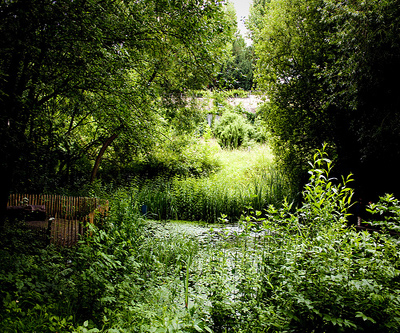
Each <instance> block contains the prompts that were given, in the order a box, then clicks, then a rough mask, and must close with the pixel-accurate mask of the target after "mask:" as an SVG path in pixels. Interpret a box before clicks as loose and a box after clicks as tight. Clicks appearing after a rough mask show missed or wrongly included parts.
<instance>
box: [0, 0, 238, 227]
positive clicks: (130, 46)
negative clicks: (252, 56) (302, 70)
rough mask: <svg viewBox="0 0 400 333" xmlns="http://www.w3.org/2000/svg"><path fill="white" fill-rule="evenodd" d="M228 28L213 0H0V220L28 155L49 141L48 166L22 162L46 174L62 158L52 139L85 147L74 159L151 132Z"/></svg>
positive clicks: (212, 57)
mask: <svg viewBox="0 0 400 333" xmlns="http://www.w3.org/2000/svg"><path fill="white" fill-rule="evenodd" d="M230 31H231V24H230V22H229V20H227V18H226V15H225V12H224V6H223V3H220V2H217V1H212V0H210V1H202V2H201V3H199V2H198V1H196V0H174V1H155V0H145V1H129V0H128V1H118V0H114V1H102V0H74V1H69V0H61V1H50V0H30V1H25V0H5V1H2V4H1V7H0V34H1V36H2V39H1V42H0V43H1V45H0V99H1V105H2V113H1V115H0V140H1V146H0V156H1V161H0V196H1V197H0V205H1V214H0V215H2V216H1V220H4V212H5V205H6V202H7V197H8V193H9V191H10V190H11V189H12V188H14V187H15V184H18V183H20V182H21V181H22V180H24V181H25V180H26V178H25V176H26V173H27V172H26V169H27V168H30V161H31V158H32V154H31V152H35V153H39V151H45V149H42V148H45V147H52V149H50V151H51V152H54V154H53V155H52V158H54V159H55V161H54V162H53V164H54V165H51V166H49V168H50V169H52V170H50V169H48V170H45V169H44V168H43V166H44V165H41V164H39V165H33V166H32V168H31V169H35V168H37V169H39V170H36V174H40V173H45V176H46V177H49V176H50V177H51V171H54V168H56V167H57V165H58V167H59V163H71V162H72V159H71V158H69V159H66V160H67V162H65V161H60V160H59V157H60V156H61V154H60V152H62V149H60V148H61V147H60V145H61V146H65V144H62V143H60V141H59V139H61V138H63V139H64V141H65V143H67V142H68V146H69V147H68V151H67V155H69V157H71V154H70V153H71V151H72V148H73V146H74V145H75V147H78V146H80V147H81V148H82V146H84V147H85V149H83V152H82V150H81V149H80V148H79V147H78V148H77V149H76V152H75V153H74V155H75V157H74V158H79V157H81V156H82V155H85V152H87V151H88V150H87V149H94V148H95V147H98V148H97V149H99V150H98V152H99V153H98V157H100V158H101V156H100V155H101V154H102V153H103V151H104V150H105V148H107V146H109V145H110V144H112V142H113V141H114V140H118V138H120V137H124V135H120V133H126V134H127V135H133V136H139V135H140V134H141V133H143V132H145V133H150V132H152V128H153V127H152V125H154V120H155V119H159V118H160V116H159V115H158V116H157V115H156V111H158V110H160V107H159V106H160V105H164V104H165V101H167V100H169V101H171V100H172V101H176V97H177V96H179V95H180V94H181V93H183V92H185V89H187V88H192V87H193V88H199V87H201V85H202V84H203V83H204V82H206V81H207V80H208V78H209V76H210V75H211V73H212V72H213V70H214V67H215V63H216V59H217V58H218V54H219V52H220V50H221V46H222V45H225V43H226V38H227V36H228V38H229V35H230ZM54 121H55V122H56V123H58V125H59V126H60V127H58V128H54ZM60 128H64V129H66V131H65V132H64V135H63V131H62V130H60ZM78 129H79V131H80V133H79V135H78V136H77V137H79V139H78V140H74V139H73V135H74V133H75V134H76V133H77V132H78ZM82 129H84V130H82ZM153 129H154V128H153ZM85 130H89V132H87V133H83V132H84V131H85ZM128 133H129V134H128ZM125 137H126V135H125ZM38 140H39V141H38ZM137 141H140V138H138V140H137ZM38 142H40V144H38ZM81 142H84V144H81ZM77 145H78V146H77ZM40 147H42V148H41V149H38V148H40ZM57 154H58V156H57ZM39 159H40V158H39ZM42 161H43V159H42ZM32 162H33V163H35V161H32ZM47 165H50V164H47Z"/></svg>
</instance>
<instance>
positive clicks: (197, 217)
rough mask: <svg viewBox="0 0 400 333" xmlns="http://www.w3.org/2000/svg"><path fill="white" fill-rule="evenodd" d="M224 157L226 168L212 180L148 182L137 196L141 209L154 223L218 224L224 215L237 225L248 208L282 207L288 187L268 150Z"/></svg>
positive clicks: (232, 153)
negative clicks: (171, 220) (236, 222)
mask: <svg viewBox="0 0 400 333" xmlns="http://www.w3.org/2000/svg"><path fill="white" fill-rule="evenodd" d="M221 154H222V157H221V159H222V160H223V163H222V164H223V168H222V170H221V171H219V172H217V173H215V174H213V175H211V176H210V177H206V178H183V177H175V178H173V179H172V180H166V179H157V180H152V181H147V182H145V184H142V185H141V186H140V190H137V192H136V194H135V195H136V200H137V205H138V207H139V206H141V205H145V206H146V208H147V215H148V216H149V217H151V218H155V219H176V220H188V221H204V222H208V223H215V222H217V221H218V218H219V217H221V215H222V214H224V215H226V216H227V218H228V219H229V220H231V221H235V220H237V219H238V218H239V217H240V216H241V214H242V213H243V212H244V211H246V210H248V208H249V207H251V208H253V209H257V210H262V209H264V208H266V207H268V205H270V204H274V205H277V206H279V204H280V203H281V202H282V201H283V199H284V197H285V196H286V195H287V193H288V186H287V182H286V179H285V177H284V175H283V174H282V173H281V172H280V171H279V170H278V169H277V168H276V166H275V165H274V164H273V159H272V157H271V156H270V155H269V154H270V153H269V151H268V150H267V149H266V148H258V149H256V150H255V151H254V152H248V151H225V152H222V153H221ZM224 159H225V160H224Z"/></svg>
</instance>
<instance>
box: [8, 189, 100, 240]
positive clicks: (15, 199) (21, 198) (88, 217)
mask: <svg viewBox="0 0 400 333" xmlns="http://www.w3.org/2000/svg"><path fill="white" fill-rule="evenodd" d="M24 204H29V205H44V206H45V208H46V220H45V221H34V222H29V223H30V224H31V226H33V227H34V228H39V229H47V226H48V222H49V219H50V218H52V222H51V225H50V226H51V227H50V230H49V236H50V242H51V243H53V244H57V245H61V246H72V245H74V244H76V243H77V242H78V240H79V237H80V236H81V235H84V234H85V232H86V230H85V229H86V228H85V224H86V223H88V222H89V223H92V224H93V223H95V218H96V216H98V217H99V218H101V217H103V216H105V214H106V213H107V211H108V201H107V200H103V199H98V198H85V197H67V196H62V195H46V194H33V195H32V194H11V195H10V197H9V199H8V204H7V205H8V206H20V205H24Z"/></svg>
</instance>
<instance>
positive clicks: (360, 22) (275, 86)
mask: <svg viewBox="0 0 400 333" xmlns="http://www.w3.org/2000/svg"><path fill="white" fill-rule="evenodd" d="M399 4H400V3H399V1H393V0H391V1H375V0H371V1H364V2H357V1H356V2H354V1H352V2H348V1H335V0H306V1H303V0H302V1H300V0H271V1H256V2H255V3H254V5H253V8H252V10H251V19H250V23H249V28H250V29H251V31H252V36H253V37H254V39H255V48H256V57H257V58H258V62H257V74H256V75H257V78H258V80H257V82H258V86H259V87H261V88H262V89H264V90H265V91H266V94H267V96H268V98H269V99H270V103H268V104H267V105H266V106H264V115H265V117H266V119H267V121H268V124H269V128H270V131H271V132H273V133H274V136H275V151H276V152H277V154H278V156H280V157H281V160H282V161H283V163H284V165H285V166H286V167H287V169H288V170H289V172H290V173H291V174H292V176H293V179H296V180H299V179H301V178H302V176H301V175H304V174H305V171H306V169H307V163H306V162H307V161H308V160H310V157H311V152H312V151H314V150H315V149H317V148H319V147H321V145H322V144H323V143H324V142H327V143H328V147H329V148H330V150H331V151H333V152H334V153H335V156H336V160H337V164H338V167H339V168H338V170H339V172H340V173H342V174H347V173H348V172H353V173H354V174H355V179H356V188H357V189H358V191H359V193H358V195H361V196H366V197H369V198H373V199H375V197H374V196H375V195H377V194H383V193H384V192H397V193H398V192H399V186H400V177H399V175H398V173H397V172H396V169H395V165H396V162H395V161H396V160H399V159H400V149H399V142H400V140H399V139H400V127H399V125H400V123H399V119H400V117H399V112H400V95H399V94H398V92H399V91H400V85H399V80H398V77H399V74H400V52H399V51H400V49H399V48H400V34H399V26H400V25H399V24H400V19H399V17H400V16H399V14H400V13H399V11H400V6H399Z"/></svg>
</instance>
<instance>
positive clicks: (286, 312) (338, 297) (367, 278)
mask: <svg viewBox="0 0 400 333" xmlns="http://www.w3.org/2000/svg"><path fill="white" fill-rule="evenodd" d="M331 170H332V162H331V160H329V159H328V158H327V154H326V152H325V149H324V148H323V149H322V150H319V151H317V153H316V154H315V156H314V161H313V163H311V170H310V171H309V173H310V181H309V183H308V184H307V185H306V186H305V189H304V191H303V198H304V201H303V205H302V206H301V207H300V208H298V209H297V210H296V211H295V212H294V213H290V212H289V211H288V210H287V207H289V206H287V205H286V206H284V207H283V208H282V209H281V210H276V211H275V212H274V211H272V210H270V212H272V213H274V214H270V217H273V219H272V221H273V222H272V223H269V228H272V230H274V231H273V232H274V236H273V238H275V240H274V243H275V244H276V245H278V247H279V248H277V249H275V250H274V252H273V255H272V256H268V255H267V257H266V260H265V266H266V267H265V268H264V271H265V272H266V273H265V276H264V277H263V279H264V281H267V282H268V286H269V287H268V292H266V293H264V295H265V298H264V301H265V304H268V311H269V312H270V313H269V314H268V316H269V318H274V319H273V322H270V323H269V325H272V326H274V327H279V329H293V328H295V329H297V330H301V331H302V332H314V331H334V332H345V331H358V330H368V329H377V330H379V332H389V331H392V330H393V329H398V328H399V327H400V311H399V304H400V284H399V281H400V271H399V263H400V262H399V255H398V250H399V249H398V243H397V242H396V240H395V239H393V238H392V237H386V236H385V235H381V234H369V233H367V232H357V231H355V230H354V229H351V228H348V227H346V222H347V217H348V215H349V214H348V213H347V211H348V209H349V208H350V206H351V198H352V195H353V191H352V189H351V188H349V187H348V183H349V182H350V181H351V176H349V177H347V178H343V180H342V183H341V184H340V183H338V182H337V180H336V179H333V178H330V173H331ZM285 207H286V208H285ZM282 217H283V218H282ZM278 223H279V224H278ZM270 230H271V229H270ZM271 312H273V314H274V315H273V316H272V315H271ZM268 316H267V314H265V318H268ZM267 322H268V320H267ZM269 325H268V326H269Z"/></svg>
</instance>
